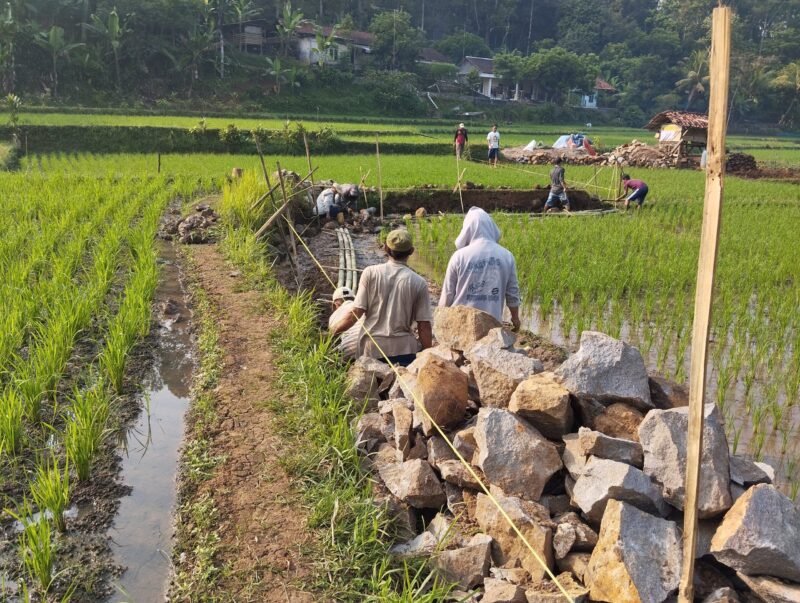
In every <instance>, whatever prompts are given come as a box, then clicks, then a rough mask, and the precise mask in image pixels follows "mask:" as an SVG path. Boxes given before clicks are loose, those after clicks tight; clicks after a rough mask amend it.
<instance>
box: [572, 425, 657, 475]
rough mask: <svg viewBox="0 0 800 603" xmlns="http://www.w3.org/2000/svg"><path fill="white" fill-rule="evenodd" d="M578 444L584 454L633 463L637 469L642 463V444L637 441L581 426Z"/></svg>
mask: <svg viewBox="0 0 800 603" xmlns="http://www.w3.org/2000/svg"><path fill="white" fill-rule="evenodd" d="M578 444H579V446H580V449H581V451H582V452H583V454H584V455H585V456H596V457H599V458H601V459H611V460H612V461H619V462H620V463H627V464H628V465H633V466H634V467H638V468H639V469H641V468H642V465H643V464H644V454H643V452H642V446H641V444H639V443H638V442H633V441H631V440H622V439H620V438H612V437H610V436H607V435H605V434H603V433H600V432H599V431H592V430H591V429H587V428H586V427H581V428H580V429H579V430H578Z"/></svg>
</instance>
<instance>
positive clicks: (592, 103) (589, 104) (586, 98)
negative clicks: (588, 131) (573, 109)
mask: <svg viewBox="0 0 800 603" xmlns="http://www.w3.org/2000/svg"><path fill="white" fill-rule="evenodd" d="M616 91H617V89H616V88H614V86H612V85H611V84H609V83H608V82H607V81H605V80H604V79H603V78H601V77H598V78H595V80H594V90H593V91H592V93H591V94H582V95H581V107H582V108H584V109H597V98H598V96H599V95H600V93H601V92H616Z"/></svg>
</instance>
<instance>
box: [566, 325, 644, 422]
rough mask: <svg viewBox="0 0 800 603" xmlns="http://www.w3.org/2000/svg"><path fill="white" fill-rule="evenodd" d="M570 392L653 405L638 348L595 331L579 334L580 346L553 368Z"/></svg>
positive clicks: (590, 396) (605, 402)
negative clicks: (564, 360)
mask: <svg viewBox="0 0 800 603" xmlns="http://www.w3.org/2000/svg"><path fill="white" fill-rule="evenodd" d="M555 374H556V377H557V378H558V379H559V380H560V381H561V383H562V384H563V385H564V387H566V388H567V389H568V390H569V391H570V392H572V393H573V394H575V395H576V396H579V397H582V398H592V399H594V400H598V401H600V402H603V403H604V404H610V403H612V402H627V403H629V404H632V405H634V406H636V407H637V408H640V409H644V410H649V409H651V408H653V404H652V402H651V400H650V385H649V383H648V380H647V369H646V368H645V366H644V360H643V359H642V355H641V354H640V353H639V350H637V349H636V348H634V347H632V346H630V345H628V344H627V343H624V342H622V341H620V340H618V339H614V338H613V337H609V336H608V335H605V334H603V333H597V332H595V331H584V332H583V333H582V334H581V347H580V348H579V349H578V351H577V352H576V353H575V354H573V355H572V356H570V357H569V358H567V361H566V362H564V364H562V365H561V366H560V367H558V369H556V371H555Z"/></svg>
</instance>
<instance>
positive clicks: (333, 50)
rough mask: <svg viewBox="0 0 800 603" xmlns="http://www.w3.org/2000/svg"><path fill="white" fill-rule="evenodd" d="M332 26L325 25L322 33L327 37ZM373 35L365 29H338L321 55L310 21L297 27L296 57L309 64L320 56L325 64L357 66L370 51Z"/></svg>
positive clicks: (315, 33) (316, 61) (373, 39)
mask: <svg viewBox="0 0 800 603" xmlns="http://www.w3.org/2000/svg"><path fill="white" fill-rule="evenodd" d="M332 31H333V28H332V27H330V26H325V27H323V28H322V34H323V35H324V36H325V37H329V36H330V35H331V32H332ZM374 42H375V35H374V34H371V33H369V32H366V31H343V30H342V31H340V30H336V31H335V32H334V34H333V45H332V46H331V47H330V48H329V49H328V50H327V51H326V52H325V53H324V56H322V57H321V55H320V52H319V49H318V47H317V30H316V28H315V26H314V25H313V24H311V23H304V24H303V25H300V26H299V27H298V28H297V44H296V47H297V54H296V56H297V58H298V60H300V61H302V62H303V63H306V64H307V65H311V64H314V63H318V62H319V61H320V58H322V60H323V62H324V63H325V64H326V65H348V64H349V65H352V66H353V67H358V66H359V65H361V64H362V63H363V57H364V55H368V54H370V53H371V52H372V44H373V43H374Z"/></svg>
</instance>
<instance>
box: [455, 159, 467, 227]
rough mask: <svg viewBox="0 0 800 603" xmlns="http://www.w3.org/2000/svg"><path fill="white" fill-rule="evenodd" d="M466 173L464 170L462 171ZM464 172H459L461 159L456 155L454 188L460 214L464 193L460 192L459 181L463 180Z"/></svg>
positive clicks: (462, 208)
mask: <svg viewBox="0 0 800 603" xmlns="http://www.w3.org/2000/svg"><path fill="white" fill-rule="evenodd" d="M464 172H466V169H465V170H464ZM464 172H462V171H461V158H460V157H459V156H458V153H456V186H457V187H458V200H459V201H461V213H462V214H464V213H466V212H465V211H464V193H462V192H461V180H462V179H463V178H464Z"/></svg>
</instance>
